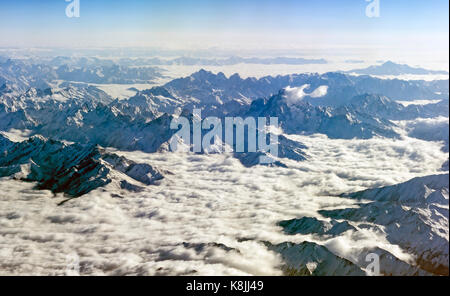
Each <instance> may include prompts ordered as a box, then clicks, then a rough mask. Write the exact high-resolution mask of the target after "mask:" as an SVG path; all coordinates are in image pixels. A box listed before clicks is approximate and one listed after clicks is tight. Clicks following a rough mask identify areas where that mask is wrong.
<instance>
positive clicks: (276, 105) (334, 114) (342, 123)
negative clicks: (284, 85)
mask: <svg viewBox="0 0 450 296" xmlns="http://www.w3.org/2000/svg"><path fill="white" fill-rule="evenodd" d="M290 97H291V95H290V94H289V93H286V91H285V90H282V91H280V92H279V93H278V94H277V95H275V96H272V97H271V98H270V99H269V100H267V101H265V100H264V99H259V100H256V101H254V102H253V103H252V105H251V107H250V110H249V112H248V113H247V115H248V116H255V117H278V122H279V124H280V126H281V128H282V129H283V131H284V132H286V133H288V134H302V133H323V134H326V135H327V136H329V137H330V138H341V139H352V138H362V139H368V138H372V137H374V136H383V137H389V138H392V137H397V136H398V135H397V134H396V132H394V130H393V127H394V126H395V125H394V124H393V123H391V122H389V121H388V120H384V119H381V118H376V117H372V116H369V115H367V114H364V113H359V112H357V111H355V110H353V109H351V108H349V107H340V108H330V107H315V106H312V105H311V104H309V103H308V102H305V101H303V100H301V101H296V102H295V104H292V100H291V99H290Z"/></svg>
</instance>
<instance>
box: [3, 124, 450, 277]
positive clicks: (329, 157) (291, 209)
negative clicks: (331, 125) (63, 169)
mask: <svg viewBox="0 0 450 296" xmlns="http://www.w3.org/2000/svg"><path fill="white" fill-rule="evenodd" d="M447 121H448V119H447ZM405 125H408V124H407V123H405ZM400 129H401V125H399V130H400ZM401 130H402V131H403V132H402V138H401V139H381V138H374V139H370V140H331V139H328V138H327V137H326V136H324V135H312V136H299V135H295V136H289V138H290V139H292V140H296V141H300V142H302V143H303V144H305V145H306V146H307V147H308V149H307V150H306V151H305V152H306V154H307V160H306V161H303V162H295V161H290V160H283V161H284V162H285V163H286V164H287V165H288V168H280V167H262V166H257V167H252V168H246V167H244V166H242V164H241V163H240V162H239V161H238V160H237V159H235V158H233V157H232V156H231V155H228V154H210V155H195V154H185V153H156V154H147V153H143V152H122V151H115V152H116V153H118V154H120V155H124V156H126V157H127V158H129V159H131V160H134V161H137V162H145V163H149V164H151V165H154V166H156V167H158V168H161V169H164V170H168V171H170V172H172V173H173V174H172V175H171V174H169V175H167V176H166V178H165V179H164V180H162V181H160V182H159V183H157V184H156V185H154V186H148V187H146V189H145V191H143V192H139V193H131V192H127V191H124V190H122V189H120V188H117V187H114V186H115V185H112V184H111V185H108V186H107V187H104V188H99V189H97V190H95V191H92V192H90V193H89V194H87V195H84V196H82V197H81V198H78V199H74V200H71V201H69V202H66V203H64V204H63V205H60V206H58V203H59V202H61V201H63V200H64V199H65V197H64V196H63V195H61V194H58V195H54V194H52V193H51V192H49V191H45V190H43V191H37V190H34V189H33V186H34V184H32V183H24V182H21V181H17V180H10V179H5V178H4V179H0V188H1V193H0V274H1V275H13V274H17V275H19V274H20V275H64V274H67V268H68V264H69V262H68V260H69V259H68V258H71V257H70V256H72V255H73V254H76V256H78V257H79V266H80V273H81V274H83V275H189V274H192V275H281V274H282V272H281V266H282V264H283V262H282V260H281V258H280V256H279V255H278V254H276V253H274V252H272V251H269V250H268V249H267V248H266V247H265V245H264V244H263V242H265V241H267V242H271V243H273V244H277V243H281V242H284V241H292V242H297V243H299V242H302V241H304V240H308V241H312V242H317V243H320V244H322V245H324V246H326V247H327V248H328V249H329V250H330V251H332V252H333V253H335V254H336V255H338V256H342V257H344V258H347V259H349V260H354V259H355V258H357V256H358V254H359V252H360V251H361V250H362V249H363V248H365V247H368V246H370V247H375V246H378V247H380V248H383V249H385V250H388V251H389V252H391V253H392V254H394V255H396V256H397V257H398V258H400V259H402V260H404V261H409V260H412V257H411V255H409V254H407V253H405V252H404V251H403V250H402V249H400V248H399V247H398V246H395V245H392V244H390V243H389V242H388V241H387V240H386V238H385V237H384V236H383V235H381V234H380V233H375V232H373V231H371V230H370V229H366V230H361V231H357V232H354V231H347V232H345V233H343V234H342V235H340V236H337V237H334V238H320V237H318V236H314V235H295V236H292V235H290V236H288V235H285V234H284V233H283V231H282V228H281V227H279V226H277V223H278V222H279V221H281V220H287V219H293V218H301V217H303V216H308V217H319V214H318V213H317V212H318V211H319V210H323V209H335V208H343V207H345V208H349V207H356V206H357V205H356V201H355V200H350V199H345V198H341V197H338V195H340V194H342V193H349V192H354V191H358V190H362V189H366V188H374V187H380V186H386V185H392V184H397V183H401V182H404V181H407V180H409V179H411V178H413V177H417V176H425V175H431V174H436V173H439V169H440V168H441V166H442V163H444V161H446V160H447V159H448V154H447V153H445V152H443V151H442V150H441V148H442V142H430V141H425V140H420V139H415V138H410V137H408V136H407V135H408V131H407V130H404V129H401ZM322 219H323V218H322Z"/></svg>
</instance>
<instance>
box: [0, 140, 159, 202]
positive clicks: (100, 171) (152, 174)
mask: <svg viewBox="0 0 450 296" xmlns="http://www.w3.org/2000/svg"><path fill="white" fill-rule="evenodd" d="M0 137H1V138H0V139H1V140H2V141H1V143H0V144H1V145H0V148H1V150H0V151H1V154H2V155H1V159H0V177H5V176H11V177H13V178H15V179H19V180H24V181H32V182H37V188H39V189H49V190H51V191H52V192H55V193H58V192H64V193H67V194H69V195H70V196H74V197H78V196H81V195H84V194H86V193H88V192H90V191H92V190H94V189H96V188H98V187H102V186H105V185H107V184H110V183H114V184H115V186H116V187H117V188H121V189H127V190H131V191H139V190H141V189H142V186H145V185H151V184H154V183H155V182H156V181H159V180H161V179H163V178H164V174H165V172H163V171H160V170H158V169H156V168H153V167H152V166H150V165H148V164H138V163H135V162H133V161H130V160H128V159H126V158H124V157H120V156H117V155H115V154H113V153H108V152H106V151H105V150H104V149H102V148H101V147H99V146H95V145H79V144H73V145H66V144H64V143H62V142H59V141H54V140H50V139H46V138H44V137H41V136H35V137H32V138H30V139H29V140H27V141H24V142H20V143H14V144H12V143H6V145H5V143H4V142H5V139H4V137H2V136H0Z"/></svg>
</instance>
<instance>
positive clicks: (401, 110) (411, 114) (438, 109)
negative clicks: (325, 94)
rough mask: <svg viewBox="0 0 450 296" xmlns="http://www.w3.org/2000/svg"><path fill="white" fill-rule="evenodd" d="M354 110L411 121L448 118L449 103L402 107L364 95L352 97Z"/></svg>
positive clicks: (391, 118)
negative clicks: (439, 117)
mask: <svg viewBox="0 0 450 296" xmlns="http://www.w3.org/2000/svg"><path fill="white" fill-rule="evenodd" d="M348 105H349V106H351V107H352V108H353V109H354V110H356V111H358V112H361V113H366V114H370V115H372V116H377V117H381V118H385V119H389V120H411V119H416V118H432V117H438V116H446V117H448V115H449V111H448V107H449V101H448V100H442V101H439V102H437V103H432V104H425V105H408V106H404V105H402V104H400V103H398V102H395V101H392V100H391V99H389V98H388V97H386V96H381V95H376V94H364V95H359V96H356V97H353V98H352V99H351V100H350V101H349V103H348Z"/></svg>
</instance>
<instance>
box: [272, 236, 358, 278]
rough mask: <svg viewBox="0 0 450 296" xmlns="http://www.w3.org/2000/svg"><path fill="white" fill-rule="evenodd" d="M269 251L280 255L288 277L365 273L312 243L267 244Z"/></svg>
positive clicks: (347, 261) (349, 262)
mask: <svg viewBox="0 0 450 296" xmlns="http://www.w3.org/2000/svg"><path fill="white" fill-rule="evenodd" d="M267 245H268V247H269V249H270V250H273V251H275V252H277V253H280V254H281V256H282V258H283V261H284V262H285V266H284V267H283V271H284V273H285V274H286V275H289V276H309V275H312V276H329V275H339V276H363V275H366V273H365V272H364V271H363V270H362V269H361V268H359V267H358V266H357V265H356V264H354V263H352V262H351V261H349V260H346V259H344V258H341V257H339V256H336V255H335V254H333V253H332V252H330V251H329V250H328V249H327V248H326V247H324V246H321V245H319V244H316V243H313V242H302V243H299V244H293V243H289V242H285V243H281V244H278V245H271V244H267Z"/></svg>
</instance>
